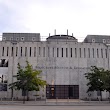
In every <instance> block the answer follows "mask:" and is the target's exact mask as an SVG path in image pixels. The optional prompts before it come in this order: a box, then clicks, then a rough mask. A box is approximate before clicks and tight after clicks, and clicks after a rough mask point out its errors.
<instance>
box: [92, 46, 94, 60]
mask: <svg viewBox="0 0 110 110" xmlns="http://www.w3.org/2000/svg"><path fill="white" fill-rule="evenodd" d="M92 51H93V58H94V48H93V49H92Z"/></svg>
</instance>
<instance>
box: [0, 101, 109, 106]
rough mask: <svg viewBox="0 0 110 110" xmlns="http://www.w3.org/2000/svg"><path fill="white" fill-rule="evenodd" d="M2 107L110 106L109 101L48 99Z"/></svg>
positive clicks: (7, 103)
mask: <svg viewBox="0 0 110 110" xmlns="http://www.w3.org/2000/svg"><path fill="white" fill-rule="evenodd" d="M0 105H17V106H24V105H26V106H110V103H109V101H83V100H75V99H47V100H43V101H41V100H39V101H25V104H23V101H2V100H1V101H0Z"/></svg>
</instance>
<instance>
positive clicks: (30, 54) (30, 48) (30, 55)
mask: <svg viewBox="0 0 110 110" xmlns="http://www.w3.org/2000/svg"><path fill="white" fill-rule="evenodd" d="M30 57H31V47H30Z"/></svg>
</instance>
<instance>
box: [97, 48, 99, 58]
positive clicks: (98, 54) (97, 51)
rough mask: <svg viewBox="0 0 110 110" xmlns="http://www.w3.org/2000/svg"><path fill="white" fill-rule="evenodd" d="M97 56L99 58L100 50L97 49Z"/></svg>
mask: <svg viewBox="0 0 110 110" xmlns="http://www.w3.org/2000/svg"><path fill="white" fill-rule="evenodd" d="M97 58H99V50H98V49H97Z"/></svg>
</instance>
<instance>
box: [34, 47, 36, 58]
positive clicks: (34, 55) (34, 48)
mask: <svg viewBox="0 0 110 110" xmlns="http://www.w3.org/2000/svg"><path fill="white" fill-rule="evenodd" d="M34 57H36V47H34Z"/></svg>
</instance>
